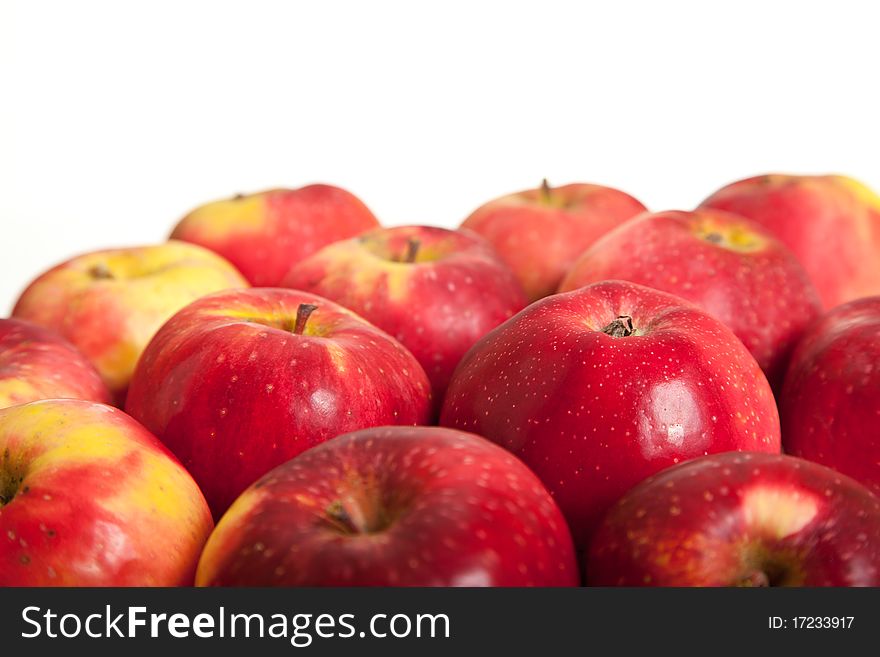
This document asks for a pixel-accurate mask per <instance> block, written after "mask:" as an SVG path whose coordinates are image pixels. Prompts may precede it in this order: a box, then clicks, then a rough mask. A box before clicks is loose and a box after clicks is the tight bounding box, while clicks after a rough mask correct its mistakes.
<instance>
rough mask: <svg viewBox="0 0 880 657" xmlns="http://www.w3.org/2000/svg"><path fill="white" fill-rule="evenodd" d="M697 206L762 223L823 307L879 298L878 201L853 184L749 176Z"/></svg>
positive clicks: (812, 178)
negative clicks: (783, 247) (799, 267)
mask: <svg viewBox="0 0 880 657" xmlns="http://www.w3.org/2000/svg"><path fill="white" fill-rule="evenodd" d="M701 207H704V208H714V209H717V210H727V211H729V212H734V213H736V214H739V215H742V216H744V217H747V218H749V219H753V220H755V221H757V222H758V223H761V224H763V225H764V226H765V227H766V228H767V229H769V230H770V231H771V232H772V233H774V234H775V235H776V236H777V237H778V238H779V239H780V240H782V242H783V243H785V245H786V246H788V248H790V249H791V250H792V252H793V253H794V254H795V256H797V258H798V259H799V260H800V261H801V264H803V266H804V268H805V269H806V270H807V273H808V274H809V275H810V277H811V278H812V279H813V283H815V285H816V289H818V291H819V296H820V297H821V298H822V301H823V302H824V304H825V307H826V308H831V307H833V306H836V305H838V304H841V303H843V302H845V301H849V300H851V299H856V298H858V297H864V296H869V295H874V294H880V197H878V196H877V195H876V194H875V193H874V192H873V191H871V190H870V189H868V187H866V186H865V185H863V184H862V183H860V182H858V181H857V180H853V179H852V178H846V177H844V176H790V175H782V174H771V175H765V176H755V177H754V178H747V179H745V180H740V181H738V182H735V183H733V184H731V185H728V186H727V187H723V188H722V189H720V190H718V191H717V192H715V193H714V194H712V196H710V197H709V198H707V199H706V200H705V201H703V203H702V206H701Z"/></svg>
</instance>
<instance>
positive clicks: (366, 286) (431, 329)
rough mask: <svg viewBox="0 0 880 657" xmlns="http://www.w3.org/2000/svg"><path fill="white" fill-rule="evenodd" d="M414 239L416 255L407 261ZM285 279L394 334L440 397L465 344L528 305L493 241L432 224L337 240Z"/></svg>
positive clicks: (305, 261)
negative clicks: (402, 260) (421, 368)
mask: <svg viewBox="0 0 880 657" xmlns="http://www.w3.org/2000/svg"><path fill="white" fill-rule="evenodd" d="M413 240H415V241H416V242H417V243H418V251H417V253H416V260H415V262H412V263H409V262H401V261H400V260H401V259H402V258H403V257H404V254H406V252H407V248H408V245H409V244H410V243H412V242H411V241H413ZM282 286H283V287H290V288H294V289H298V290H304V291H306V292H313V293H315V294H318V295H321V296H323V297H326V298H328V299H331V300H333V301H336V302H337V303H340V304H342V305H343V306H345V307H346V308H350V309H351V310H353V311H355V312H356V313H358V314H359V315H361V316H362V317H364V318H365V319H367V320H369V321H370V322H372V323H373V324H375V325H376V326H378V327H379V328H381V329H382V330H383V331H386V332H387V333H389V334H391V335H392V336H394V337H395V338H396V339H397V340H399V341H400V342H401V343H402V344H403V345H404V346H405V347H406V348H407V349H409V350H410V351H411V352H412V354H413V355H414V356H415V357H416V360H418V361H419V363H420V364H421V365H422V367H423V368H424V370H425V372H426V373H427V374H428V378H429V379H430V381H431V387H432V389H433V393H434V399H435V400H436V403H437V404H439V403H440V402H441V401H442V400H443V395H444V393H445V392H446V386H447V385H449V379H450V378H451V377H452V372H453V371H454V370H455V366H456V365H458V362H459V361H460V360H461V357H462V356H464V354H465V353H466V352H467V350H468V349H470V348H471V347H472V346H473V345H474V343H475V342H476V341H477V340H478V339H480V338H481V337H483V336H484V335H485V334H486V333H488V332H489V331H490V330H491V329H493V328H495V327H496V326H498V325H499V324H501V322H503V321H504V320H506V319H508V318H509V317H510V316H512V315H513V314H514V313H517V312H519V311H520V310H522V309H523V308H524V307H525V306H526V298H525V294H524V293H523V291H522V288H521V287H520V285H519V282H518V281H517V280H516V278H515V277H514V275H513V272H511V271H510V269H508V267H507V266H506V265H505V264H504V263H503V262H501V260H500V259H499V258H498V255H497V254H496V253H495V251H494V250H493V249H492V247H491V245H490V244H489V243H488V242H486V241H485V240H484V239H483V238H481V237H479V236H478V235H476V234H473V233H470V232H463V231H454V230H446V229H444V228H435V227H432V226H399V227H395V228H386V229H381V230H377V231H370V232H368V233H364V234H363V235H361V236H359V237H356V238H354V239H351V240H345V241H342V242H336V243H335V244H331V245H329V246H326V247H324V248H323V249H322V250H321V251H319V252H318V253H316V254H314V255H313V256H311V257H310V258H307V259H305V260H303V261H302V262H300V263H298V264H296V265H294V267H293V269H291V271H290V272H289V273H288V274H287V276H286V277H285V279H284V281H283V283H282Z"/></svg>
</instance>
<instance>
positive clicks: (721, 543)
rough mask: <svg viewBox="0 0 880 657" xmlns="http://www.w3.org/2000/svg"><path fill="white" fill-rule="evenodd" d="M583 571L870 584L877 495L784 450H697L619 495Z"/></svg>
mask: <svg viewBox="0 0 880 657" xmlns="http://www.w3.org/2000/svg"><path fill="white" fill-rule="evenodd" d="M586 571H587V580H588V583H589V584H591V585H596V586H754V585H755V584H756V581H758V578H757V577H756V575H757V576H760V575H761V574H762V573H763V574H764V577H766V578H767V579H764V578H763V577H761V579H763V580H764V581H762V582H760V584H758V585H765V586H766V585H769V586H878V585H880V500H878V498H877V497H876V496H874V495H873V494H872V493H871V492H870V491H869V490H868V489H867V488H865V487H864V486H862V485H861V484H859V483H858V482H856V481H855V480H853V479H850V478H849V477H846V476H844V475H841V474H839V473H837V472H834V471H833V470H831V469H829V468H826V467H824V466H821V465H817V464H815V463H811V462H809V461H804V460H802V459H798V458H795V457H792V456H785V455H782V454H743V453H735V454H734V453H728V454H715V455H711V456H706V457H703V458H699V459H695V460H693V461H690V462H688V463H684V464H682V465H680V466H678V467H675V468H670V469H669V470H665V471H664V472H661V473H660V474H658V475H656V476H654V477H651V478H650V479H647V480H646V481H644V482H642V483H641V484H640V485H639V486H637V487H635V488H634V489H633V490H631V491H630V492H628V493H627V494H626V495H625V496H624V497H623V498H621V500H620V501H619V502H618V503H617V504H616V505H615V506H614V507H613V508H612V509H611V510H610V511H609V513H608V515H607V516H606V518H605V520H604V521H603V523H602V525H601V527H600V528H599V530H598V531H597V533H596V536H595V538H594V540H593V543H592V545H591V547H590V552H589V558H588V561H587V566H586Z"/></svg>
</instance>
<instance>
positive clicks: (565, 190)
mask: <svg viewBox="0 0 880 657" xmlns="http://www.w3.org/2000/svg"><path fill="white" fill-rule="evenodd" d="M644 211H645V206H644V205H642V204H641V203H639V202H638V201H637V200H636V199H634V198H633V197H632V196H630V195H629V194H625V193H624V192H621V191H619V190H617V189H613V188H611V187H603V186H602V185H591V184H586V183H573V184H569V185H563V186H561V187H553V188H551V187H550V185H548V184H547V181H546V180H545V181H544V183H543V184H542V185H541V187H540V188H538V189H529V190H526V191H522V192H517V193H515V194H508V195H507V196H502V197H501V198H497V199H495V200H493V201H489V202H488V203H486V204H485V205H483V206H481V207H479V208H477V209H476V210H475V211H474V212H473V213H472V214H471V215H470V216H469V217H468V218H467V219H465V220H464V222H463V223H462V224H461V227H462V228H466V229H468V230H472V231H474V232H476V233H479V234H480V235H482V236H483V237H485V238H486V239H487V240H489V242H491V243H492V245H493V246H494V247H495V249H496V250H497V251H498V253H499V254H500V256H501V259H502V260H504V262H506V263H507V264H508V265H509V266H510V268H511V269H512V270H513V272H514V274H516V276H517V278H518V279H519V281H520V283H521V284H522V286H523V288H524V289H525V291H526V295H527V296H528V298H529V300H530V301H535V300H536V299H540V298H542V297H545V296H547V295H548V294H553V293H554V292H556V288H557V287H559V282H560V281H561V280H562V277H563V276H565V273H566V272H567V271H568V270H569V269H570V268H571V266H572V265H573V264H574V261H575V260H576V259H577V257H578V256H579V255H580V254H581V253H583V252H584V250H585V249H586V248H587V247H588V246H590V245H591V244H592V243H593V242H595V241H596V239H598V238H599V237H601V236H602V235H604V234H605V233H606V232H608V231H609V230H611V229H612V228H614V227H616V226H618V225H620V224H621V223H623V222H624V221H626V220H627V219H630V218H631V217H634V216H635V215H637V214H639V213H641V212H644Z"/></svg>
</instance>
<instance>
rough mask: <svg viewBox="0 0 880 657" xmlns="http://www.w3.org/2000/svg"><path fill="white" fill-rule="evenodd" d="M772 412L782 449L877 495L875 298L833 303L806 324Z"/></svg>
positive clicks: (879, 339)
mask: <svg viewBox="0 0 880 657" xmlns="http://www.w3.org/2000/svg"><path fill="white" fill-rule="evenodd" d="M779 415H780V418H781V420H782V443H783V446H784V447H785V451H786V452H788V453H789V454H793V455H795V456H801V457H803V458H805V459H809V460H810V461H816V462H817V463H822V464H824V465H827V466H829V467H831V468H834V469H835V470H837V471H838V472H843V473H844V474H847V475H849V476H851V477H853V478H854V479H857V480H859V481H860V482H862V483H863V484H865V485H866V486H867V487H868V488H871V489H872V490H873V491H874V493H876V494H880V296H875V297H867V298H864V299H857V300H856V301H850V302H849V303H846V304H844V305H842V306H838V307H837V308H834V309H833V310H831V311H829V312H828V313H827V314H826V315H825V316H824V317H822V319H821V320H820V321H818V322H817V323H816V324H814V325H813V326H811V327H810V329H809V331H807V334H806V335H805V336H804V338H803V340H802V341H801V342H800V344H799V345H798V347H797V350H796V351H795V352H794V355H793V357H792V362H791V366H790V367H789V370H788V376H787V377H786V379H785V387H784V389H783V394H782V399H781V401H780V410H779Z"/></svg>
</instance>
